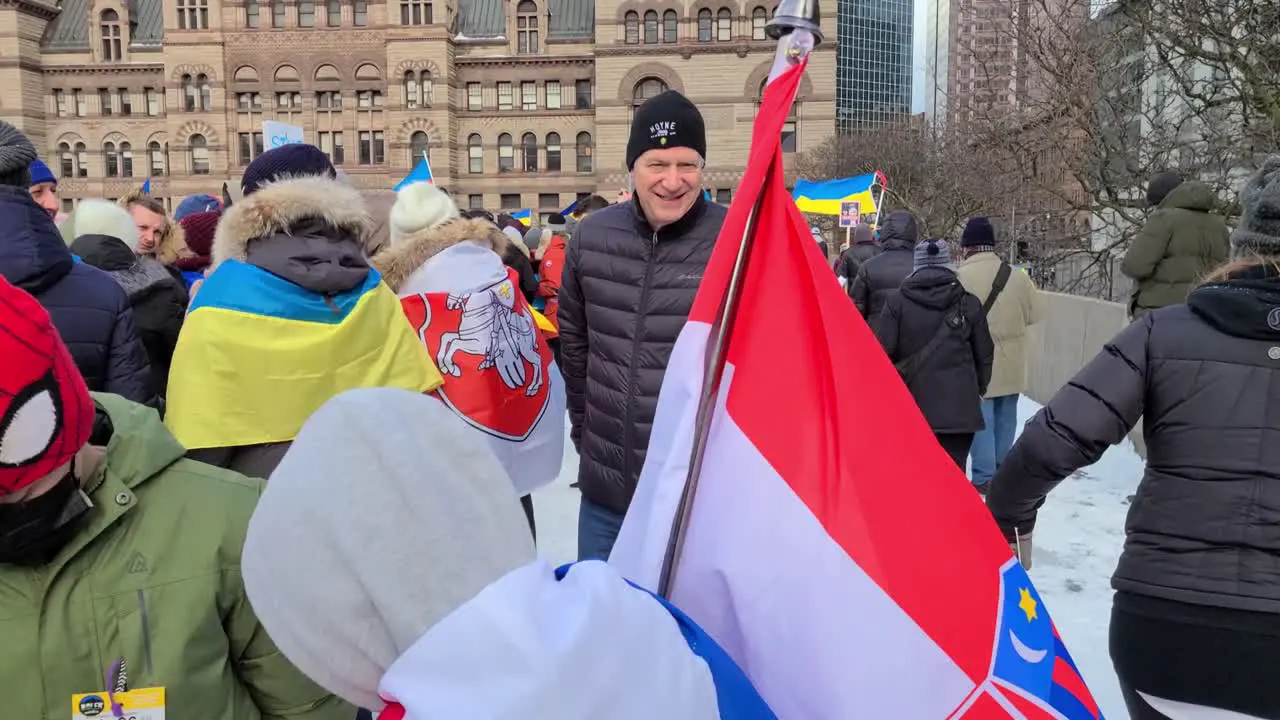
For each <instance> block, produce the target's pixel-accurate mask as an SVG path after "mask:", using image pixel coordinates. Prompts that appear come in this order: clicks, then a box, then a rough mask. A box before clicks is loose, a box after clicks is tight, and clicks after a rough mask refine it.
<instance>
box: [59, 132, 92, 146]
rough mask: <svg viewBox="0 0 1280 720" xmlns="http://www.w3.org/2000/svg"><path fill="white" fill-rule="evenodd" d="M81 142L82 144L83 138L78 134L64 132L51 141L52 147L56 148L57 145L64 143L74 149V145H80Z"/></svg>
mask: <svg viewBox="0 0 1280 720" xmlns="http://www.w3.org/2000/svg"><path fill="white" fill-rule="evenodd" d="M82 142H84V137H82V136H81V135H80V133H77V132H65V133H62V134H61V135H59V136H58V139H57V140H54V141H53V147H54V148H57V147H58V145H60V144H62V143H66V144H68V145H71V146H73V147H74V146H75V144H76V143H82Z"/></svg>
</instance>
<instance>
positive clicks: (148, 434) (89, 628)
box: [0, 395, 355, 720]
mask: <svg viewBox="0 0 1280 720" xmlns="http://www.w3.org/2000/svg"><path fill="white" fill-rule="evenodd" d="M94 400H95V402H96V403H97V404H98V406H99V408H101V409H102V410H104V411H105V412H106V414H107V416H108V417H109V418H110V421H111V424H112V426H113V434H112V436H111V439H110V442H109V443H108V445H107V447H106V459H105V460H104V461H103V462H102V463H101V464H100V465H99V466H98V468H97V469H96V470H95V471H94V472H93V474H92V475H91V476H90V477H88V478H85V479H84V487H85V490H86V492H88V494H89V496H90V498H91V499H92V500H93V505H94V507H93V508H92V509H91V510H90V511H89V512H88V514H87V515H86V516H85V517H83V518H81V519H80V521H79V522H80V527H79V532H78V533H77V534H76V536H75V537H74V538H73V539H72V540H71V542H70V543H69V544H68V545H67V546H66V547H64V548H63V549H62V551H61V552H59V554H58V555H57V557H56V558H55V559H54V560H53V562H51V563H49V564H48V565H45V566H43V567H37V568H27V567H17V566H12V565H0V648H2V650H0V697H3V698H4V703H5V707H4V715H5V716H6V717H12V718H23V720H38V719H42V718H53V719H56V720H63V719H64V718H69V717H71V696H72V694H74V693H82V692H100V691H103V690H105V689H106V688H105V686H104V684H105V680H104V677H103V676H104V674H105V673H106V671H107V668H108V666H110V665H111V663H112V662H113V661H115V660H116V659H117V658H123V659H124V660H125V661H126V664H127V674H128V679H129V687H130V688H144V687H156V686H162V687H164V688H165V690H166V696H167V697H166V703H165V709H166V715H167V716H169V717H175V718H183V719H184V720H257V719H258V718H307V719H308V720H351V719H352V718H353V717H355V710H354V709H352V708H351V707H350V706H348V705H345V704H343V703H342V702H341V701H339V700H336V699H335V698H333V697H332V696H331V695H329V694H328V693H326V692H325V691H324V690H322V689H321V688H320V687H319V686H317V685H315V684H314V683H312V682H311V681H310V680H308V679H307V678H306V677H305V676H304V675H302V673H301V672H299V671H298V670H297V669H296V668H294V667H293V666H292V665H291V664H290V663H289V661H288V660H286V659H285V658H284V656H283V655H281V654H280V651H279V650H277V649H276V647H275V645H274V644H273V643H272V642H271V639H270V638H269V637H267V634H266V632H265V631H264V630H263V629H262V626H261V625H260V624H258V619H257V617H256V616H255V614H254V612H253V608H251V607H250V606H249V601H248V599H247V598H246V597H245V592H244V585H243V583H242V581H241V577H240V552H241V548H242V546H243V544H244V536H245V530H246V528H247V527H248V523H249V516H250V515H251V514H252V513H253V509H254V506H255V505H256V504H257V501H258V495H259V493H260V492H261V490H262V483H261V481H258V480H249V479H247V478H244V477H242V476H240V475H236V474H234V473H231V472H228V471H225V470H219V469H217V468H214V467H211V466H208V465H204V464H203V463H197V462H194V461H191V460H184V459H182V458H183V453H184V450H183V448H182V446H181V445H179V444H178V442H177V440H175V439H174V438H173V436H172V435H170V434H169V431H168V430H166V429H165V427H164V424H163V423H161V421H160V418H159V416H158V415H157V414H156V411H155V410H153V409H150V408H147V407H144V406H142V405H137V404H134V403H132V402H129V401H127V400H124V399H122V398H120V397H117V396H115V395H95V396H94Z"/></svg>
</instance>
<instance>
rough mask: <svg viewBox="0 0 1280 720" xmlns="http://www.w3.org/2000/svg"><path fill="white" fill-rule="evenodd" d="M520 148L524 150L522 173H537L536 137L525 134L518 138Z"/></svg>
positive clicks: (531, 134)
mask: <svg viewBox="0 0 1280 720" xmlns="http://www.w3.org/2000/svg"><path fill="white" fill-rule="evenodd" d="M520 147H521V149H523V150H524V152H523V153H522V155H524V171H525V172H538V136H537V135H534V134H533V133H525V134H524V135H523V136H522V137H521V138H520Z"/></svg>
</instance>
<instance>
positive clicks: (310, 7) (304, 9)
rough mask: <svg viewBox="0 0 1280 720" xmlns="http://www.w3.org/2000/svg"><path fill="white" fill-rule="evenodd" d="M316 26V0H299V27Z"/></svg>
mask: <svg viewBox="0 0 1280 720" xmlns="http://www.w3.org/2000/svg"><path fill="white" fill-rule="evenodd" d="M315 26H316V0H298V27H304V28H309V27H315Z"/></svg>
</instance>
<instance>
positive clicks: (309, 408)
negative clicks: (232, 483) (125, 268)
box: [165, 260, 443, 449]
mask: <svg viewBox="0 0 1280 720" xmlns="http://www.w3.org/2000/svg"><path fill="white" fill-rule="evenodd" d="M442 382H443V381H442V379H441V377H440V371H439V370H438V369H436V366H435V363H434V362H433V361H432V360H431V357H430V356H429V355H428V354H427V351H426V349H425V347H424V346H423V344H422V342H421V341H420V340H419V339H418V338H417V336H416V335H415V334H414V332H413V329H412V328H411V327H409V323H408V321H407V320H405V317H404V313H403V311H401V309H400V300H399V299H398V298H397V297H396V295H395V293H393V292H392V291H391V289H390V288H388V287H387V286H386V285H385V284H383V282H382V276H381V275H379V274H378V272H377V271H376V270H373V269H370V271H369V276H368V278H366V280H365V282H364V283H363V284H362V285H360V286H359V287H356V288H353V289H351V290H349V291H347V292H344V293H340V294H338V295H333V296H328V297H326V296H324V295H321V294H319V293H315V292H312V291H310V290H307V289H305V288H302V287H300V286H298V285H295V284H294V283H291V282H289V281H288V280H285V279H283V278H280V277H278V276H276V275H273V274H271V273H269V272H267V271H265V270H263V269H261V268H259V267H256V266H254V265H249V264H247V263H243V262H239V261H236V260H228V261H227V262H224V263H223V264H222V265H220V266H218V269H217V270H216V271H215V272H214V273H213V274H211V275H210V276H209V277H208V279H206V280H205V282H204V284H203V285H202V286H201V287H200V290H199V292H198V293H197V294H196V296H195V299H194V301H193V302H192V304H191V308H190V309H189V311H188V313H187V319H186V322H185V323H184V324H183V327H182V332H181V334H180V335H179V336H178V346H177V349H176V350H175V351H174V354H173V364H172V366H171V368H170V371H169V387H168V398H167V401H168V402H167V410H166V412H165V424H166V425H167V426H168V427H169V430H170V431H172V432H173V434H174V436H175V437H176V438H177V439H178V441H179V442H181V443H182V444H183V445H184V446H186V447H187V448H189V449H200V448H213V447H239V446H244V445H257V444H261V443H270V442H285V441H288V440H292V439H293V438H294V436H295V435H297V433H298V430H300V429H301V428H302V424H303V423H304V422H305V421H306V419H307V418H308V417H310V416H311V413H313V412H315V410H316V409H318V408H319V407H320V406H321V405H323V404H324V403H325V402H326V401H328V400H329V399H330V398H332V397H333V396H335V395H337V394H339V393H341V392H344V391H346V390H351V389H354V388H361V387H397V388H404V389H406V390H413V391H417V392H429V391H431V390H434V389H436V388H437V387H439V386H440V385H441V383H442Z"/></svg>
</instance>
